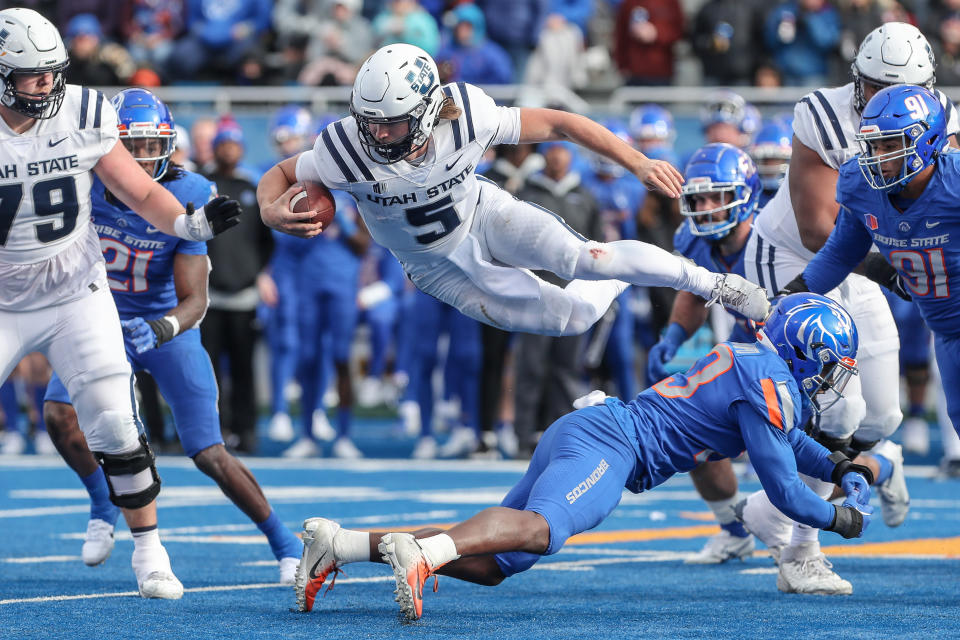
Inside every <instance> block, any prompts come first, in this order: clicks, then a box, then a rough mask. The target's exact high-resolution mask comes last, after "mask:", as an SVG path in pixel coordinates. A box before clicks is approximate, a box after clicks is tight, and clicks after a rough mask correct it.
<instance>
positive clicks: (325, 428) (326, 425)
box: [310, 409, 337, 442]
mask: <svg viewBox="0 0 960 640" xmlns="http://www.w3.org/2000/svg"><path fill="white" fill-rule="evenodd" d="M310 429H311V431H312V433H313V437H314V438H316V439H317V440H323V441H324V442H332V441H333V439H334V438H336V437H337V430H336V429H334V428H333V425H331V424H330V420H329V419H328V418H327V412H326V411H324V410H323V409H316V410H315V411H314V412H313V418H312V420H311V423H310Z"/></svg>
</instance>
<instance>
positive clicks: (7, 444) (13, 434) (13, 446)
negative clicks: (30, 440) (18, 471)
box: [0, 429, 27, 456]
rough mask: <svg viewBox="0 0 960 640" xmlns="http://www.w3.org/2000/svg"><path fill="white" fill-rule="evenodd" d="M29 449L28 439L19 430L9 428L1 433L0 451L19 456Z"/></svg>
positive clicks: (4, 453)
mask: <svg viewBox="0 0 960 640" xmlns="http://www.w3.org/2000/svg"><path fill="white" fill-rule="evenodd" d="M26 450H27V439H26V438H24V437H23V434H21V433H20V432H19V431H14V430H13V429H8V430H6V431H4V432H3V434H2V435H0V453H2V454H3V455H7V456H17V455H20V454H21V453H23V452H24V451H26Z"/></svg>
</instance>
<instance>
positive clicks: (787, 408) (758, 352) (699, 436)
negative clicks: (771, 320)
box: [618, 342, 802, 490]
mask: <svg viewBox="0 0 960 640" xmlns="http://www.w3.org/2000/svg"><path fill="white" fill-rule="evenodd" d="M738 403H744V404H746V405H748V406H749V407H750V408H751V409H753V410H754V411H756V412H757V414H758V415H759V416H760V417H761V418H763V419H765V420H767V421H768V422H769V423H770V425H771V426H770V428H771V429H778V430H779V432H780V433H779V434H778V437H782V440H783V442H784V443H786V442H787V434H788V433H789V432H790V430H792V429H793V428H794V427H796V426H797V425H800V424H801V422H800V420H801V409H802V403H801V397H800V391H799V390H798V388H797V383H796V382H795V381H794V379H793V376H792V375H791V373H790V370H789V368H788V367H787V364H786V362H784V361H783V359H782V358H781V357H780V356H778V355H777V354H776V352H774V351H771V350H770V349H767V348H765V347H763V346H761V345H760V344H758V343H752V344H747V343H742V342H721V343H720V344H718V345H717V346H716V347H714V348H713V350H712V351H710V353H708V354H707V355H706V356H704V357H703V358H701V359H700V360H698V361H697V363H696V364H694V366H693V367H691V368H690V370H689V371H687V372H686V373H678V374H675V375H673V376H671V377H669V378H665V379H664V380H661V381H660V382H658V383H657V384H655V385H653V386H652V387H650V388H649V389H646V390H644V391H643V392H642V393H640V395H638V396H637V398H636V399H635V400H633V401H632V402H628V403H624V404H623V405H622V411H621V412H620V414H619V415H618V419H620V418H621V416H622V418H623V419H622V420H621V422H622V423H624V424H626V425H629V426H630V428H631V429H636V430H638V433H637V439H636V442H637V443H638V445H639V447H638V449H637V457H638V465H639V467H640V469H639V471H640V472H639V473H638V474H637V479H638V482H639V483H640V486H638V487H636V488H635V489H633V490H639V489H650V488H652V487H654V486H656V485H658V484H660V483H661V482H663V481H664V480H666V479H667V478H669V477H670V476H671V475H673V474H674V473H677V472H679V471H689V470H690V469H693V468H694V467H695V466H697V464H699V463H700V462H703V461H705V460H719V459H722V458H735V457H737V456H738V455H740V454H741V453H742V452H743V451H744V450H745V449H746V445H745V444H744V439H743V435H742V434H741V432H740V425H739V417H738V413H737V411H736V409H735V407H736V405H737V404H738ZM635 417H638V418H640V419H635ZM721 417H722V419H721ZM651 442H656V443H659V444H658V446H656V447H651V446H649V444H650V443H651ZM628 488H630V487H628Z"/></svg>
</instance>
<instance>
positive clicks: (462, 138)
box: [297, 82, 520, 263]
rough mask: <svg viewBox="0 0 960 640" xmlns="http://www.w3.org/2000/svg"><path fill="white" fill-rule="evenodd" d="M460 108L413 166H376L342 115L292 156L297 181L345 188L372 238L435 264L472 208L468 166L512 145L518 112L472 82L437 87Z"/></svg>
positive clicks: (408, 257)
mask: <svg viewBox="0 0 960 640" xmlns="http://www.w3.org/2000/svg"><path fill="white" fill-rule="evenodd" d="M443 93H444V94H445V96H447V97H449V98H452V99H453V101H454V102H455V103H456V105H457V106H458V107H460V109H461V111H462V113H461V114H460V117H459V118H457V119H456V120H451V121H445V120H441V121H440V122H439V123H438V124H437V126H436V127H435V128H434V130H433V134H432V136H431V140H430V143H429V145H430V146H429V148H428V150H427V152H426V154H425V155H424V157H423V162H422V163H421V164H419V165H414V164H411V163H408V162H407V161H406V160H401V161H399V162H396V163H393V164H389V165H383V164H378V163H376V162H374V161H373V160H371V159H370V158H369V157H368V156H367V155H366V153H365V152H364V151H363V149H362V148H361V146H360V142H359V140H360V136H359V132H358V130H357V124H356V121H355V120H354V119H353V118H344V119H343V120H339V121H337V122H334V123H333V124H331V125H329V126H328V127H327V128H326V129H324V130H323V132H322V133H321V134H320V135H319V136H318V137H317V141H316V143H315V144H314V147H313V150H311V151H307V152H304V153H303V154H301V155H300V158H299V159H298V161H297V179H298V180H309V181H313V182H322V183H323V184H325V185H326V186H327V187H329V188H330V189H340V190H343V191H346V192H348V193H349V194H350V195H351V196H353V198H354V199H355V200H356V201H357V208H358V210H359V211H360V215H361V217H362V218H363V221H364V222H365V223H366V225H367V228H368V229H369V230H370V235H371V236H372V237H373V239H374V240H375V241H376V242H377V243H379V244H381V245H383V246H384V247H386V248H387V249H389V250H390V251H391V252H393V254H394V255H396V256H397V258H399V259H400V261H401V262H404V263H410V262H420V263H428V262H436V261H438V260H440V259H441V258H444V257H446V256H448V255H449V254H450V253H451V252H452V251H453V250H454V249H455V248H456V247H457V245H459V244H460V242H461V241H462V240H463V238H464V237H465V236H466V234H467V232H468V231H469V230H470V226H471V224H472V222H473V218H474V216H475V214H476V211H477V203H478V199H479V195H480V186H479V184H478V182H477V177H476V175H475V173H474V172H475V171H476V168H477V165H478V164H479V162H480V158H481V157H482V156H483V154H484V152H486V150H487V149H488V148H490V147H491V146H494V145H498V144H516V143H517V142H518V140H519V139H520V111H519V109H515V108H511V107H499V106H497V105H496V103H495V102H494V101H493V99H492V98H490V97H489V96H488V95H487V94H486V93H484V92H483V91H482V90H481V89H479V88H478V87H475V86H473V85H469V84H465V83H463V82H458V83H456V84H449V85H446V86H445V87H443Z"/></svg>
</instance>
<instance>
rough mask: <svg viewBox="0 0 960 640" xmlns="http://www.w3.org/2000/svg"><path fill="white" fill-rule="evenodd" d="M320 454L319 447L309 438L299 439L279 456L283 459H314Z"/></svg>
mask: <svg viewBox="0 0 960 640" xmlns="http://www.w3.org/2000/svg"><path fill="white" fill-rule="evenodd" d="M321 453H322V451H321V450H320V447H319V446H318V445H317V443H316V442H314V441H313V440H312V439H310V438H300V439H299V440H297V441H296V442H294V443H293V445H292V446H290V447H288V448H287V449H285V450H284V452H283V453H281V454H280V455H281V456H283V457H284V458H316V457H317V456H319V455H320V454H321Z"/></svg>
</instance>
